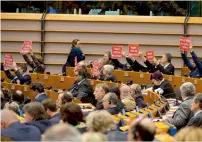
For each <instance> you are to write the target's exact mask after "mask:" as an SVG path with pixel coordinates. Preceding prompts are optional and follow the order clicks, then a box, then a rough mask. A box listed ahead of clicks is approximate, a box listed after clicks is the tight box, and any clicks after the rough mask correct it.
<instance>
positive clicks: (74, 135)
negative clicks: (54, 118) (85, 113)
mask: <svg viewBox="0 0 202 142" xmlns="http://www.w3.org/2000/svg"><path fill="white" fill-rule="evenodd" d="M43 141H75V142H81V141H82V137H81V134H80V133H79V131H78V130H77V129H76V128H74V127H73V126H71V125H69V124H64V123H63V124H61V123H60V124H56V125H54V126H52V127H51V128H49V129H48V130H47V131H46V132H45V133H44V135H43Z"/></svg>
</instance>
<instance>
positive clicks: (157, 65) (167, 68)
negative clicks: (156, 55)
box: [139, 52, 175, 75]
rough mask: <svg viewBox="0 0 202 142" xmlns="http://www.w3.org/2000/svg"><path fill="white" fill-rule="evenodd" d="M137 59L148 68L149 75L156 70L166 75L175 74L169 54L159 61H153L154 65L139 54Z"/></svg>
mask: <svg viewBox="0 0 202 142" xmlns="http://www.w3.org/2000/svg"><path fill="white" fill-rule="evenodd" d="M139 57H140V58H141V59H142V60H143V61H144V63H145V65H146V66H147V67H148V70H149V72H151V73H153V72H155V71H158V70H159V71H160V72H162V73H163V74H167V75H174V73H175V68H174V66H173V65H172V63H171V60H172V55H171V54H170V53H166V54H164V55H163V56H162V58H161V60H156V59H154V63H150V62H149V61H148V60H147V59H146V58H145V57H144V55H143V53H141V52H140V53H139ZM161 64H162V65H161Z"/></svg>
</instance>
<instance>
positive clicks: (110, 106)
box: [102, 93, 120, 115]
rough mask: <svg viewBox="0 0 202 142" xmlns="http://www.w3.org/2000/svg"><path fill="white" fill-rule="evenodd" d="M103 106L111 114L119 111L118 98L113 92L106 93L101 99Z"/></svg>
mask: <svg viewBox="0 0 202 142" xmlns="http://www.w3.org/2000/svg"><path fill="white" fill-rule="evenodd" d="M102 102H103V106H104V109H105V110H106V111H108V112H109V113H110V114H111V115H115V114H118V113H119V112H120V111H119V109H118V108H117V103H118V98H117V96H116V94H115V93H107V94H106V95H105V96H104V98H103V100H102Z"/></svg>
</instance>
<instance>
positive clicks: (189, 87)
mask: <svg viewBox="0 0 202 142" xmlns="http://www.w3.org/2000/svg"><path fill="white" fill-rule="evenodd" d="M195 90H196V89H195V86H194V85H193V84H192V83H191V82H185V83H183V84H182V85H181V86H180V91H181V96H182V99H183V100H184V101H183V102H182V103H181V104H180V105H179V107H178V108H177V110H176V111H175V113H174V114H173V117H172V118H167V119H165V118H163V120H165V121H166V122H168V123H171V124H173V125H174V126H175V127H176V128H177V129H180V128H182V127H184V126H186V125H187V123H188V122H189V120H190V119H191V118H192V117H193V112H192V111H191V109H190V108H191V103H192V100H193V98H194V95H195Z"/></svg>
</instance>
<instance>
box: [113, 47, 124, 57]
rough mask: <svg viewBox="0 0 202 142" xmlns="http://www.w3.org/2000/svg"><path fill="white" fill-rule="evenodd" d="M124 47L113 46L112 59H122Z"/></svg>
mask: <svg viewBox="0 0 202 142" xmlns="http://www.w3.org/2000/svg"><path fill="white" fill-rule="evenodd" d="M122 52H123V46H112V59H119V58H122Z"/></svg>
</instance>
